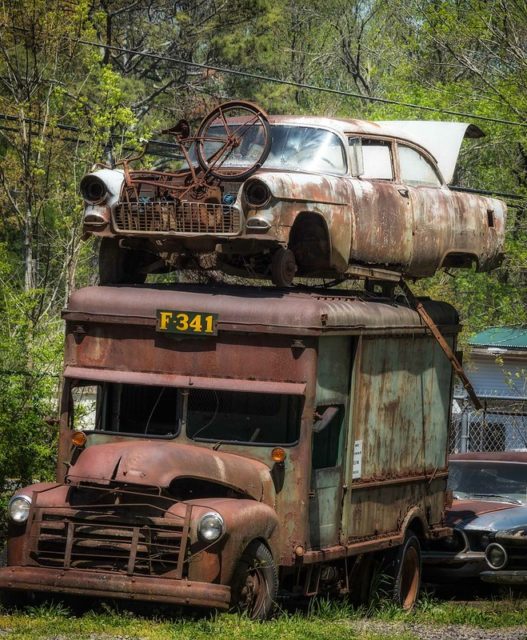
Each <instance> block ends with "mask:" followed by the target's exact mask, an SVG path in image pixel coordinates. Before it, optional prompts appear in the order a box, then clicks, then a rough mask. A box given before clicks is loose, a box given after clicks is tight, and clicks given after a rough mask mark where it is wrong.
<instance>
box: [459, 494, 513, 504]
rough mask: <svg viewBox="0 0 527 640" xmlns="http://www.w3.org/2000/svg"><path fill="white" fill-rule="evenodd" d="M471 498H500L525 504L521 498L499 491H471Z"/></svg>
mask: <svg viewBox="0 0 527 640" xmlns="http://www.w3.org/2000/svg"><path fill="white" fill-rule="evenodd" d="M470 497H471V498H500V499H501V500H505V502H512V503H513V504H523V502H522V501H521V500H516V498H511V497H509V496H502V495H501V494H499V493H471V494H470Z"/></svg>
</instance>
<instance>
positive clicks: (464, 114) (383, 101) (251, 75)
mask: <svg viewBox="0 0 527 640" xmlns="http://www.w3.org/2000/svg"><path fill="white" fill-rule="evenodd" d="M12 29H14V30H15V31H24V32H28V31H29V29H25V28H22V27H12ZM67 39H68V40H69V41H70V42H76V43H78V44H82V45H85V46H90V47H96V48H98V49H107V50H109V51H119V52H120V53H131V54H133V55H138V56H143V57H145V58H151V59H152V60H162V61H165V62H173V63H175V64H179V65H183V66H187V67H195V68H197V69H206V70H207V71H218V72H220V73H225V74H228V75H234V76H239V77H242V78H251V79H253V80H263V81H264V82H273V83H275V84H283V85H287V86H290V87H296V88H298V89H308V90H310V91H320V92H322V93H331V94H334V95H339V96H344V97H348V98H359V99H361V100H366V101H368V102H379V103H381V104H392V105H395V106H398V107H406V108H408V109H416V110H418V111H429V112H432V113H442V114H445V115H450V116H457V117H461V118H469V119H474V120H482V121H484V122H494V123H496V124H506V125H509V126H511V127H527V122H518V121H517V120H505V119H502V118H492V117H490V116H480V115H477V114H475V113H467V112H465V111H454V110H452V109H441V108H439V107H427V106H424V105H419V104H414V103H412V102H401V101H399V100H392V99H390V98H380V97H378V96H367V95H364V94H362V93H357V92H354V91H343V90H342V89H331V88H330V87H320V86H318V85H314V84H308V83H304V82H295V81H294V80H283V79H282V78H276V77H274V76H267V75H264V74H261V73H251V72H249V71H240V70H237V69H229V68H228V67H220V66H218V65H211V64H203V63H200V62H191V61H189V60H183V59H182V58H175V57H173V56H162V55H160V54H158V53H150V52H148V51H138V50H137V49H129V48H126V47H117V46H115V45H110V44H103V43H102V42H93V41H91V40H83V39H82V38H71V37H67ZM64 126H65V125H64Z"/></svg>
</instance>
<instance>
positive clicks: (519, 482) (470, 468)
mask: <svg viewBox="0 0 527 640" xmlns="http://www.w3.org/2000/svg"><path fill="white" fill-rule="evenodd" d="M448 488H449V489H451V490H452V491H453V493H454V496H455V497H458V498H476V499H481V500H484V499H498V500H500V499H502V500H506V501H511V502H518V503H521V504H527V464H522V463H517V462H492V461H487V460H463V461H461V460H453V461H451V462H450V464H449V474H448Z"/></svg>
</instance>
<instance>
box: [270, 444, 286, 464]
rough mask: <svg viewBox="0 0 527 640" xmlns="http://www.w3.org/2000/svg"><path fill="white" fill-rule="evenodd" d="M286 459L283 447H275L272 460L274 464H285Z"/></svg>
mask: <svg viewBox="0 0 527 640" xmlns="http://www.w3.org/2000/svg"><path fill="white" fill-rule="evenodd" d="M285 458H286V455H285V451H284V450H283V449H282V448H281V447H275V448H274V449H273V450H272V451H271V459H272V460H273V462H283V461H284V460H285Z"/></svg>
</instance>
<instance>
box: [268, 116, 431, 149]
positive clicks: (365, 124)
mask: <svg viewBox="0 0 527 640" xmlns="http://www.w3.org/2000/svg"><path fill="white" fill-rule="evenodd" d="M269 122H270V123H271V124H296V125H299V124H300V125H302V124H304V125H306V126H310V127H326V128H329V129H334V130H336V131H338V132H340V133H342V134H347V133H361V134H369V135H377V136H386V137H389V138H402V139H403V140H408V141H409V142H414V143H415V144H418V145H419V146H423V145H422V144H420V143H419V141H418V140H417V138H416V137H415V136H414V135H412V134H410V133H408V132H406V131H404V129H403V128H399V127H397V126H392V125H391V124H390V123H385V122H384V123H383V122H374V121H371V120H359V119H354V118H351V119H349V120H348V119H344V118H330V117H320V116H300V115H296V116H295V115H281V116H275V115H270V116H269Z"/></svg>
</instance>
